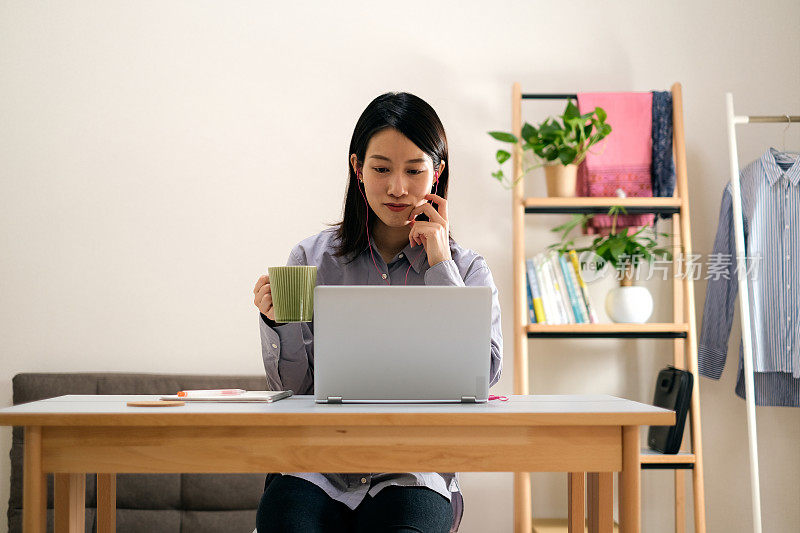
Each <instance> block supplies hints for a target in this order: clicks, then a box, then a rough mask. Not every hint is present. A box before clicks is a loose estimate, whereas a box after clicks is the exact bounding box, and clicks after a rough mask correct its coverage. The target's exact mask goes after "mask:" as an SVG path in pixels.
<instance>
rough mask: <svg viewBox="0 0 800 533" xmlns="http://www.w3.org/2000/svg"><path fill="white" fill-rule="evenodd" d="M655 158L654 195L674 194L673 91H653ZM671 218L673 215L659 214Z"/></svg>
mask: <svg viewBox="0 0 800 533" xmlns="http://www.w3.org/2000/svg"><path fill="white" fill-rule="evenodd" d="M651 137H652V140H653V158H652V163H651V168H650V175H651V176H652V178H653V196H672V193H673V191H674V190H675V163H674V162H673V160H672V93H671V92H669V91H653V128H652V131H651ZM659 216H660V217H661V218H671V217H672V215H670V214H667V215H659Z"/></svg>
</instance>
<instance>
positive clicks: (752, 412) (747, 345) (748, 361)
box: [725, 93, 800, 533]
mask: <svg viewBox="0 0 800 533" xmlns="http://www.w3.org/2000/svg"><path fill="white" fill-rule="evenodd" d="M725 104H726V108H727V115H728V147H729V152H730V154H729V155H730V164H731V193H732V194H731V195H732V203H733V225H734V233H735V238H736V266H737V271H738V272H747V269H746V259H745V255H744V254H745V247H744V215H743V212H742V191H741V187H740V182H739V155H738V151H737V148H736V125H737V124H754V123H768V122H769V123H781V122H788V123H789V124H791V123H792V122H795V123H800V116H798V115H793V116H789V115H783V116H780V115H772V116H767V115H761V116H737V115H735V114H734V112H733V94H732V93H726V94H725ZM737 278H738V282H739V318H740V319H741V325H742V348H743V352H744V353H743V358H744V383H745V401H746V403H747V437H748V442H749V447H750V494H751V499H752V506H753V531H754V532H755V533H761V488H760V484H759V476H758V434H757V432H756V399H755V387H754V384H753V382H754V377H753V344H752V340H751V337H750V333H751V330H750V294H749V293H748V284H747V276H746V275H744V276H737Z"/></svg>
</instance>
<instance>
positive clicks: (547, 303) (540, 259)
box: [534, 253, 561, 324]
mask: <svg viewBox="0 0 800 533" xmlns="http://www.w3.org/2000/svg"><path fill="white" fill-rule="evenodd" d="M534 264H535V265H536V274H537V276H538V282H539V289H540V290H541V292H542V305H544V315H545V318H546V319H547V321H546V322H545V323H546V324H561V315H560V314H559V313H558V308H557V307H556V302H555V298H554V296H553V284H552V283H551V281H550V276H549V275H548V273H547V263H546V262H545V260H544V255H543V254H541V253H540V254H537V255H536V257H535V258H534Z"/></svg>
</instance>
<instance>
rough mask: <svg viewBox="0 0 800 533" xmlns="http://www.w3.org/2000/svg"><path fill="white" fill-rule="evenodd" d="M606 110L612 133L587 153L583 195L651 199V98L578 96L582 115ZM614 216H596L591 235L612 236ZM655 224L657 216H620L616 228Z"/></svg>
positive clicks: (580, 181)
mask: <svg viewBox="0 0 800 533" xmlns="http://www.w3.org/2000/svg"><path fill="white" fill-rule="evenodd" d="M595 107H602V108H603V109H604V110H605V111H606V113H608V118H607V119H606V121H607V122H608V124H610V125H611V128H612V129H611V133H610V134H609V135H608V137H606V138H605V139H603V140H602V141H600V142H599V143H598V144H596V145H594V146H592V147H591V148H590V149H589V153H588V154H587V155H586V159H584V160H583V162H582V163H581V165H580V166H579V167H578V185H577V189H578V195H579V196H606V197H607V196H617V189H622V190H623V191H624V192H625V195H626V196H653V189H652V178H651V176H650V163H651V161H652V139H651V135H650V130H651V128H652V122H653V117H652V114H653V93H651V92H642V93H579V94H578V110H579V111H580V112H581V114H583V113H588V112H591V111H594V108H595ZM611 223H612V217H610V216H608V215H595V216H594V217H593V218H592V219H591V220H590V221H589V227H588V231H587V233H602V234H606V235H607V234H608V233H610V231H611ZM652 223H653V215H620V216H619V217H618V218H617V228H623V227H630V226H643V225H645V224H652Z"/></svg>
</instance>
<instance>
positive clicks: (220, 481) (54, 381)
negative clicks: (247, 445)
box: [8, 373, 266, 533]
mask: <svg viewBox="0 0 800 533" xmlns="http://www.w3.org/2000/svg"><path fill="white" fill-rule="evenodd" d="M216 388H240V389H248V390H264V388H266V380H265V378H264V376H208V375H205V376H198V375H183V374H131V373H64V374H57V373H52V374H51V373H25V374H17V375H16V376H14V379H13V389H14V390H13V393H14V396H13V401H14V404H15V405H16V404H18V403H25V402H32V401H35V400H41V399H44V398H52V397H55V396H62V395H64V394H173V393H174V392H175V391H179V390H182V389H216ZM22 450H23V441H22V428H19V427H15V428H14V430H13V442H12V446H11V496H10V498H9V502H8V503H9V505H8V531H9V533H18V532H21V531H22ZM264 477H265V474H120V475H118V476H117V531H118V532H119V533H127V532H131V533H133V532H136V533H139V532H144V531H146V532H148V533H162V532H163V533H179V532H181V533H188V532H191V533H204V532H209V533H211V532H214V533H217V532H221V531H225V532H234V533H235V532H242V533H250V532H252V531H253V528H255V515H256V509H257V508H258V502H259V499H260V498H261V493H262V492H263V490H264ZM52 478H53V476H52V475H49V476H48V480H47V486H48V489H47V494H48V496H47V508H48V511H47V529H48V531H52V530H53V511H52V509H53V479H52ZM96 505H97V497H96V484H95V476H94V475H87V476H86V531H87V532H92V531H95V529H96V525H95V511H96Z"/></svg>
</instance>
